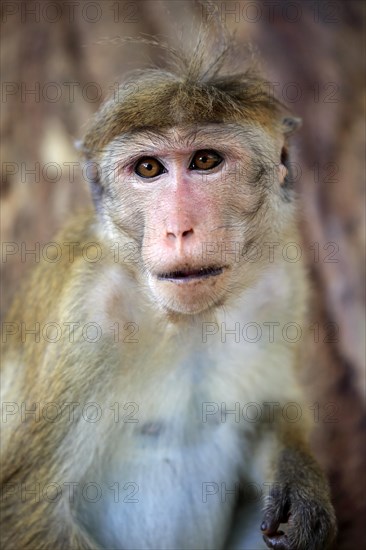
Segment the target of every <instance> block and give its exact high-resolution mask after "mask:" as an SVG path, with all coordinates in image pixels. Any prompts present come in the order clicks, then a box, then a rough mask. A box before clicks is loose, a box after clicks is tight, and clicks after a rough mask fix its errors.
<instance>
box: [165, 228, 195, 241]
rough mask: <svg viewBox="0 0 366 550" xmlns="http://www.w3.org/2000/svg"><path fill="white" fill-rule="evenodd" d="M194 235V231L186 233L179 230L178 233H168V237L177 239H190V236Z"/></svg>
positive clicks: (188, 230)
mask: <svg viewBox="0 0 366 550" xmlns="http://www.w3.org/2000/svg"><path fill="white" fill-rule="evenodd" d="M193 233H194V231H193V229H187V230H186V231H179V229H178V230H176V231H167V232H166V235H167V237H169V238H173V239H177V238H179V237H182V238H184V237H189V236H190V235H193Z"/></svg>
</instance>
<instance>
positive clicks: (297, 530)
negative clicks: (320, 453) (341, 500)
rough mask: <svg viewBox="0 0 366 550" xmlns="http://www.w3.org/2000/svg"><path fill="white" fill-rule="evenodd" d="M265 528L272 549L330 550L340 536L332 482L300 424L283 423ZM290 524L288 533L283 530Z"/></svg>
mask: <svg viewBox="0 0 366 550" xmlns="http://www.w3.org/2000/svg"><path fill="white" fill-rule="evenodd" d="M278 431H279V433H278V436H279V447H280V448H277V449H276V452H275V454H274V456H275V457H276V458H275V460H274V461H273V462H272V480H273V482H272V483H271V488H270V491H269V495H268V497H267V498H266V502H265V509H264V517H263V522H262V525H261V529H262V531H263V533H264V536H263V538H264V541H265V543H266V544H267V546H268V547H269V548H275V549H276V550H326V549H328V548H330V547H331V545H332V542H333V540H334V538H335V535H336V531H337V528H336V519H335V514H334V510H333V507H332V505H331V501H330V491H329V487H328V483H327V481H326V479H325V477H324V475H323V473H322V471H321V469H320V467H319V466H318V464H317V463H316V461H315V459H314V458H313V457H312V455H311V452H310V450H309V449H308V446H307V443H306V441H305V438H303V436H302V434H303V433H304V432H305V429H303V430H301V429H300V426H299V425H298V424H290V423H288V422H287V423H285V422H284V421H282V424H281V425H280V426H279V427H278ZM281 523H284V524H287V529H286V533H285V532H283V531H281V530H279V526H280V524H281Z"/></svg>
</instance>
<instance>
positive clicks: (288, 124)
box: [282, 116, 302, 136]
mask: <svg viewBox="0 0 366 550" xmlns="http://www.w3.org/2000/svg"><path fill="white" fill-rule="evenodd" d="M301 126H302V120H301V118H299V117H292V116H286V117H285V118H284V119H283V120H282V131H283V133H284V134H285V135H286V136H290V135H291V134H293V133H294V132H296V131H297V130H298V129H299V128H301Z"/></svg>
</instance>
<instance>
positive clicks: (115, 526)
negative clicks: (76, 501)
mask: <svg viewBox="0 0 366 550" xmlns="http://www.w3.org/2000/svg"><path fill="white" fill-rule="evenodd" d="M277 280H278V279H277ZM282 288H283V287H282ZM287 294H288V289H285V290H280V289H279V288H278V287H276V288H274V287H273V285H272V281H271V278H268V279H267V280H264V281H263V282H262V283H261V284H260V285H258V288H256V289H254V290H253V291H251V292H248V293H247V294H246V295H245V296H243V297H242V300H241V301H240V302H239V303H236V304H235V306H232V307H230V308H227V309H226V310H225V312H224V311H222V312H220V313H219V314H218V315H216V317H215V319H211V320H209V321H203V322H201V323H197V324H196V325H195V326H193V327H191V328H189V329H187V328H185V329H183V330H182V331H174V330H173V331H172V332H171V333H170V334H168V335H160V336H159V330H158V328H157V327H151V326H149V327H145V326H144V322H143V316H141V318H140V319H139V325H138V327H139V330H138V338H137V339H138V342H135V344H136V345H138V346H139V354H138V360H137V359H136V357H137V355H136V356H135V354H134V350H133V344H131V345H132V348H131V347H130V348H127V349H126V347H125V348H124V349H125V350H126V352H125V357H126V358H128V359H129V361H130V365H129V368H122V369H121V373H120V376H119V378H118V380H116V381H115V384H114V386H113V390H112V392H113V393H112V394H110V402H111V403H112V402H113V403H118V405H117V407H118V411H117V412H116V408H114V411H113V415H114V423H113V421H111V417H109V419H105V420H104V421H103V422H102V423H101V427H102V426H103V429H104V430H105V433H106V434H108V435H107V436H106V438H105V442H106V448H105V449H98V451H97V453H96V454H97V457H98V459H97V460H96V461H94V463H93V466H92V467H91V468H90V469H89V471H88V472H87V474H86V476H85V480H84V481H85V483H92V482H96V483H97V484H98V487H99V486H100V488H101V491H100V498H99V500H98V501H97V502H95V503H90V502H86V499H85V498H83V499H82V506H81V508H82V511H81V512H80V514H81V517H82V518H83V521H84V522H85V523H86V525H87V527H88V529H90V530H91V531H92V532H93V534H94V536H95V537H96V538H97V540H99V541H100V542H101V543H102V544H103V546H105V547H118V544H121V543H122V541H123V544H124V547H125V548H192V549H193V548H211V547H212V548H213V547H215V548H220V547H222V545H223V544H224V539H225V537H226V536H227V529H228V526H229V525H230V517H231V515H232V513H233V507H234V504H235V494H234V495H231V496H230V494H229V496H228V495H226V493H225V491H226V489H227V490H233V489H235V487H237V486H236V485H235V484H238V483H240V482H241V481H242V480H243V479H253V477H255V470H256V468H255V465H253V464H252V461H253V450H254V449H253V446H252V439H253V437H252V434H254V433H256V431H257V428H258V426H259V424H260V421H261V419H262V416H263V415H264V414H266V412H267V410H268V409H267V410H266V406H267V405H266V403H273V404H278V403H280V404H281V406H282V405H283V404H286V403H287V402H289V401H296V400H297V399H299V394H298V390H297V389H296V383H295V382H294V375H293V363H294V356H295V350H294V346H292V347H291V345H289V342H288V339H287V340H286V339H285V338H284V334H283V326H284V325H285V324H286V323H288V322H289V320H291V317H289V314H288V312H287V311H286V307H284V306H286V299H287ZM279 305H281V307H278V306H279ZM298 321H299V319H297V320H296V319H293V322H294V323H298ZM273 323H275V324H273ZM289 335H290V333H289ZM164 339H167V340H168V345H167V341H164ZM160 347H164V348H165V350H167V351H166V352H165V355H164V356H159V353H160ZM141 349H145V350H146V352H145V353H142V354H141ZM156 361H159V362H160V363H159V368H158V369H157V368H156V366H154V369H152V368H150V366H151V364H154V365H156ZM126 404H127V405H126ZM273 406H275V405H273ZM276 406H278V405H276ZM128 413H129V414H128ZM116 414H117V416H118V418H117V420H118V421H117V422H116V421H115V420H116ZM253 466H254V467H253ZM256 480H257V479H256ZM257 481H258V480H257ZM225 495H226V496H225Z"/></svg>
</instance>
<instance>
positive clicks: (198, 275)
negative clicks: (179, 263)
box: [157, 266, 224, 283]
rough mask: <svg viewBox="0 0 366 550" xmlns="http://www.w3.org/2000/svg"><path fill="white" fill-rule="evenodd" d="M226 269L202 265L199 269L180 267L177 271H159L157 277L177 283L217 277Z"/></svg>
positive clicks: (160, 279)
mask: <svg viewBox="0 0 366 550" xmlns="http://www.w3.org/2000/svg"><path fill="white" fill-rule="evenodd" d="M223 271H224V268H223V267H213V266H210V267H201V268H198V269H179V270H177V271H169V272H166V273H159V274H158V275H157V278H158V280H159V281H172V282H176V283H181V282H183V283H184V282H190V281H197V280H199V279H207V278H208V277H217V276H218V275H221V273H222V272H223Z"/></svg>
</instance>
